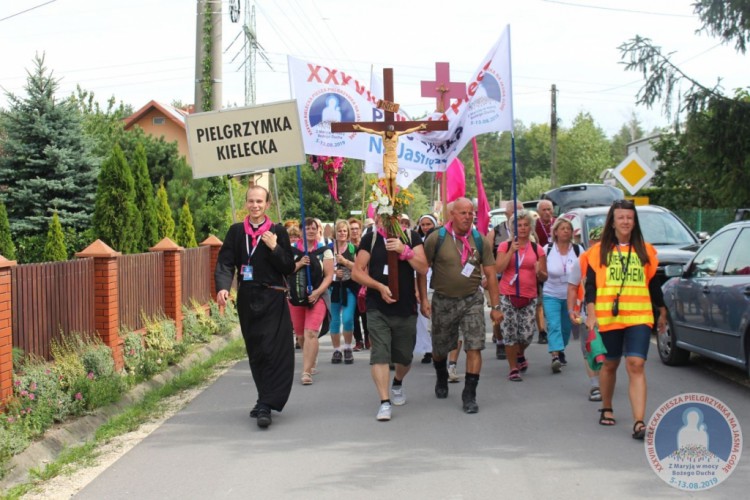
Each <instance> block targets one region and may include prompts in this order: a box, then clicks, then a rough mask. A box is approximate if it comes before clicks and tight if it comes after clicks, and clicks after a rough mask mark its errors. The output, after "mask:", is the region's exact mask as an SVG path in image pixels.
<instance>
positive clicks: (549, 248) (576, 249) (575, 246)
mask: <svg viewBox="0 0 750 500" xmlns="http://www.w3.org/2000/svg"><path fill="white" fill-rule="evenodd" d="M570 245H571V246H572V247H573V252H575V254H576V257H580V255H581V245H579V244H578V243H571V244H570ZM545 249H546V250H547V251H546V253H547V257H549V253H550V252H551V251H552V243H547V246H546V247H545ZM534 251H535V252H536V247H534Z"/></svg>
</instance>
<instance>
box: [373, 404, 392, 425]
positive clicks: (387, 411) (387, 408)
mask: <svg viewBox="0 0 750 500" xmlns="http://www.w3.org/2000/svg"><path fill="white" fill-rule="evenodd" d="M375 418H376V419H378V420H379V421H381V422H387V421H388V420H390V419H391V403H381V404H380V408H378V415H377V416H376V417H375Z"/></svg>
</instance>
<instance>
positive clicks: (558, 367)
mask: <svg viewBox="0 0 750 500" xmlns="http://www.w3.org/2000/svg"><path fill="white" fill-rule="evenodd" d="M561 371H562V363H561V362H560V358H558V357H557V356H555V357H554V358H552V373H560V372H561Z"/></svg>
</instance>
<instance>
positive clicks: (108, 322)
mask: <svg viewBox="0 0 750 500" xmlns="http://www.w3.org/2000/svg"><path fill="white" fill-rule="evenodd" d="M221 244H222V242H221V240H219V239H218V238H216V237H215V236H210V237H209V238H208V239H206V240H205V241H203V242H202V243H201V246H208V247H210V266H209V267H210V275H211V276H210V281H209V283H210V291H209V293H210V296H211V297H215V296H216V284H215V283H214V279H213V275H214V269H215V267H216V261H217V258H218V253H219V249H220V248H221ZM182 250H183V248H182V247H180V246H179V245H177V244H176V243H175V242H174V241H172V240H170V239H169V238H164V239H163V240H162V241H160V242H159V243H157V244H156V246H154V247H152V248H150V249H149V251H150V252H161V253H163V256H164V266H163V274H164V276H163V283H164V284H163V293H164V311H163V312H164V314H165V315H166V316H167V317H169V318H171V319H172V320H174V322H175V324H176V327H177V336H178V339H181V338H182V302H183V297H182V275H183V274H182V262H181V261H182V259H181V257H182ZM76 257H77V258H79V259H83V258H87V259H88V258H90V259H93V261H94V292H93V293H94V325H95V329H96V333H97V334H98V336H99V338H101V340H102V341H103V342H104V344H106V345H107V346H108V347H109V348H110V349H112V355H113V357H114V360H115V365H116V366H117V369H118V370H119V369H121V368H122V367H123V357H122V343H123V340H122V339H121V338H120V334H119V333H120V327H121V314H120V301H119V286H118V260H119V258H120V257H121V254H120V252H116V251H114V250H113V249H112V248H110V247H109V246H108V245H107V244H105V243H104V242H102V241H101V240H97V241H95V242H94V243H92V244H91V245H89V246H88V247H87V248H85V249H84V250H83V251H81V252H78V253H77V254H76ZM14 266H16V261H9V260H8V259H6V258H5V257H3V256H2V255H0V401H2V400H5V399H6V398H7V397H9V396H11V395H12V392H13V388H12V383H13V352H12V349H13V321H12V314H13V306H14V304H13V300H14V297H13V287H12V283H11V273H12V270H13V267H14ZM16 300H19V298H18V297H16ZM21 309H23V304H21ZM17 310H18V309H17Z"/></svg>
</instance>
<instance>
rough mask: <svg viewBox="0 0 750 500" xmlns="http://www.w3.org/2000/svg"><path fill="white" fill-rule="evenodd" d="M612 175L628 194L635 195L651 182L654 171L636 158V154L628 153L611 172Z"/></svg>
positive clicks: (638, 157)
mask: <svg viewBox="0 0 750 500" xmlns="http://www.w3.org/2000/svg"><path fill="white" fill-rule="evenodd" d="M612 174H613V175H614V176H615V178H617V180H618V181H620V184H622V185H623V186H625V189H627V190H628V192H630V194H635V193H637V192H638V190H639V189H641V188H642V187H643V186H644V185H645V184H646V183H647V182H648V181H650V180H651V178H652V177H653V176H654V171H653V170H651V167H649V166H648V164H647V163H646V162H645V161H643V160H642V159H641V157H640V156H638V153H630V154H629V155H628V157H627V158H625V159H624V160H622V162H620V164H619V165H617V166H616V167H615V168H614V169H613V170H612Z"/></svg>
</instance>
